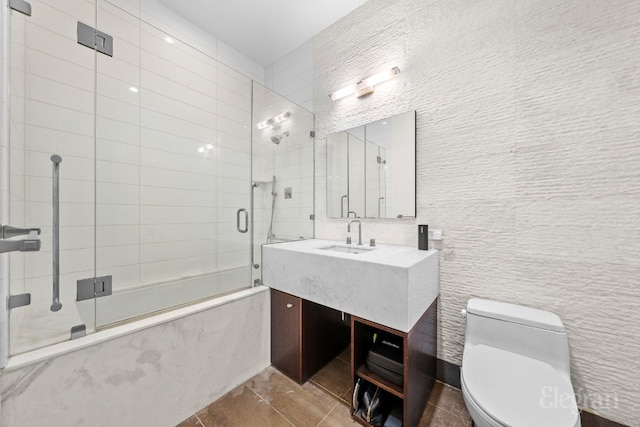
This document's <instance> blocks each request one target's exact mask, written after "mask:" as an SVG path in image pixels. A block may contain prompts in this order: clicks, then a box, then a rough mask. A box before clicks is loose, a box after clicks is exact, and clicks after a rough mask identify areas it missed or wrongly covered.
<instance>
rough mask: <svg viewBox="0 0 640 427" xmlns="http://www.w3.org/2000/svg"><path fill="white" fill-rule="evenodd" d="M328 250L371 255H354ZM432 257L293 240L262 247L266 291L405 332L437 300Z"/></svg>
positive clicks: (436, 267)
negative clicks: (338, 249) (356, 251)
mask: <svg viewBox="0 0 640 427" xmlns="http://www.w3.org/2000/svg"><path fill="white" fill-rule="evenodd" d="M328 246H341V247H347V246H348V247H351V248H356V249H358V248H359V249H363V250H367V249H374V250H370V251H367V252H364V253H360V254H352V253H343V252H335V251H331V250H326V249H325V250H323V249H322V248H326V247H328ZM438 263H439V259H438V252H437V251H433V250H432V251H421V250H418V249H415V248H409V247H404V246H390V245H379V246H375V247H370V246H367V245H362V246H359V245H354V244H351V245H347V244H345V243H342V242H336V241H331V240H319V239H311V240H299V241H294V242H286V243H275V244H269V245H264V246H263V251H262V267H263V282H264V284H265V285H266V286H269V287H271V288H273V289H277V290H280V291H282V292H286V293H289V294H291V295H295V296H298V297H300V298H304V299H306V300H309V301H313V302H315V303H318V304H322V305H325V306H327V307H331V308H333V309H336V310H341V311H344V312H346V313H350V314H353V315H355V316H358V317H361V318H364V319H369V320H371V321H373V322H376V323H380V324H382V325H385V326H389V327H391V328H394V329H398V330H401V331H404V332H408V331H409V330H410V329H411V328H412V327H413V325H414V324H415V323H416V322H417V321H418V319H419V318H420V317H421V316H422V314H423V313H424V312H425V311H426V310H427V309H428V308H429V306H430V305H431V304H432V303H433V301H435V299H436V298H437V297H438V294H439V291H440V280H439V264H438Z"/></svg>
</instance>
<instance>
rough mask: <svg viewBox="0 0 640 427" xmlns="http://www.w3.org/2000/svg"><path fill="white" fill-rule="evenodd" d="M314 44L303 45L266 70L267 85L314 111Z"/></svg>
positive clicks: (309, 42) (310, 42)
mask: <svg viewBox="0 0 640 427" xmlns="http://www.w3.org/2000/svg"><path fill="white" fill-rule="evenodd" d="M313 77H314V67H313V43H312V41H311V40H309V41H307V42H305V43H302V44H301V45H300V46H298V47H297V48H295V49H293V50H292V51H291V52H289V53H287V54H286V55H284V56H283V57H282V58H279V59H278V60H277V61H276V62H275V63H273V64H272V65H269V66H267V67H266V68H265V85H266V86H267V87H268V88H269V89H272V90H274V91H275V92H277V93H278V94H280V95H282V96H284V97H285V98H287V99H290V100H291V101H293V102H295V103H296V104H298V105H300V106H302V107H304V108H306V109H307V110H309V111H313Z"/></svg>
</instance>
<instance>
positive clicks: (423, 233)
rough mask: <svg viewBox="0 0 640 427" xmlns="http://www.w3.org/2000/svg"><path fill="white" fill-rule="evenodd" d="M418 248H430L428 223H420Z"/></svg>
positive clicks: (423, 249) (426, 249) (425, 249)
mask: <svg viewBox="0 0 640 427" xmlns="http://www.w3.org/2000/svg"><path fill="white" fill-rule="evenodd" d="M418 249H420V250H421V251H428V250H429V226H428V225H426V224H422V225H418Z"/></svg>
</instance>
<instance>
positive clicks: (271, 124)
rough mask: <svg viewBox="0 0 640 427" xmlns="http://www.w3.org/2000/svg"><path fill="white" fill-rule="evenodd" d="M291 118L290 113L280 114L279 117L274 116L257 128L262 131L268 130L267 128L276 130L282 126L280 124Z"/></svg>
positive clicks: (259, 124)
mask: <svg viewBox="0 0 640 427" xmlns="http://www.w3.org/2000/svg"><path fill="white" fill-rule="evenodd" d="M289 117H291V113H290V112H288V111H285V112H284V113H281V114H278V115H277V116H273V117H271V118H270V119H267V120H265V121H263V122H260V123H258V124H257V125H256V127H257V128H258V129H260V130H262V129H266V128H275V127H277V126H278V125H280V123H282V122H284V121H285V120H287V119H288V118H289Z"/></svg>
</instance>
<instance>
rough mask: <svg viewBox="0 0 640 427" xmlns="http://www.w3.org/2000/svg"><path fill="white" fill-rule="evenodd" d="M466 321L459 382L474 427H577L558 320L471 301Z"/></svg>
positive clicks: (528, 310) (512, 307) (503, 305)
mask: <svg viewBox="0 0 640 427" xmlns="http://www.w3.org/2000/svg"><path fill="white" fill-rule="evenodd" d="M464 313H465V310H463V314H464ZM466 316H467V325H466V332H465V341H464V353H463V355H462V368H461V371H460V380H461V385H462V396H463V398H464V403H465V404H466V406H467V409H468V410H469V413H470V414H471V418H473V421H474V423H475V425H476V426H478V427H504V426H510V427H543V426H544V427H580V413H579V411H578V407H577V405H576V399H575V394H574V391H573V386H572V385H571V376H570V373H569V343H568V341H567V334H566V333H565V330H564V326H563V324H562V321H561V320H560V318H559V317H558V316H557V315H555V314H553V313H550V312H548V311H542V310H536V309H533V308H529V307H523V306H519V305H515V304H507V303H503V302H497V301H490V300H484V299H470V300H469V301H468V303H467V309H466Z"/></svg>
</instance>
